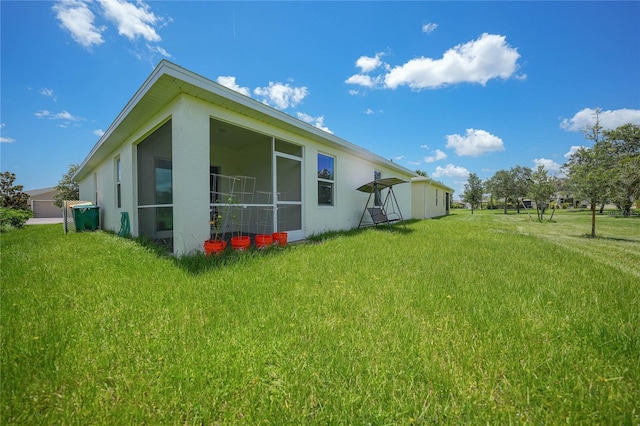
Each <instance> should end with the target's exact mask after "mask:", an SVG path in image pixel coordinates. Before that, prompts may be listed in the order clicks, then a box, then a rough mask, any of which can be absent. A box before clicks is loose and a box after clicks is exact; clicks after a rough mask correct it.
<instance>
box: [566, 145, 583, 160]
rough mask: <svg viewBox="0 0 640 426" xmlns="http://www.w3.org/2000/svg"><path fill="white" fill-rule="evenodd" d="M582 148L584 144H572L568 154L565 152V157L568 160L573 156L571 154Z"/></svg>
mask: <svg viewBox="0 0 640 426" xmlns="http://www.w3.org/2000/svg"><path fill="white" fill-rule="evenodd" d="M580 148H584V146H583V145H572V146H571V148H569V151H568V152H567V153H566V154H564V158H566V159H567V160H568V159H569V158H571V156H572V155H573V154H575V153H576V152H578V150H579V149H580Z"/></svg>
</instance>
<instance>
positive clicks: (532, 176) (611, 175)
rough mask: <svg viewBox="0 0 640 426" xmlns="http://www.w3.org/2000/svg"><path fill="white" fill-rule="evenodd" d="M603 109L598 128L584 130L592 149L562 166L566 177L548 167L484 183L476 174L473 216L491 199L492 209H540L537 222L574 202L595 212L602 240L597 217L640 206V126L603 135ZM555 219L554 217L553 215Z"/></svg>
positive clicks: (470, 185)
mask: <svg viewBox="0 0 640 426" xmlns="http://www.w3.org/2000/svg"><path fill="white" fill-rule="evenodd" d="M599 114H600V110H599V109H596V112H595V124H593V125H591V126H587V127H586V128H585V129H583V134H584V136H585V138H586V139H587V140H590V141H592V142H593V146H592V147H582V148H580V149H578V150H577V151H576V152H575V153H573V154H572V155H571V157H570V158H569V160H568V161H567V162H566V163H565V164H564V165H563V167H562V174H561V175H551V174H549V172H548V171H547V170H546V169H545V168H544V167H543V166H538V168H537V169H536V170H532V169H530V168H528V167H523V166H515V167H512V168H511V169H509V170H498V171H497V172H496V173H495V174H494V175H493V176H492V177H490V178H489V179H487V180H485V181H484V182H483V181H482V180H481V179H480V178H479V177H478V175H477V174H475V173H471V174H470V175H469V178H468V180H467V183H466V184H465V186H464V192H463V194H462V200H463V201H465V202H466V203H468V204H469V205H470V206H471V212H472V214H473V211H474V210H475V209H476V208H482V203H483V200H485V195H486V196H488V197H487V198H486V200H487V203H486V205H485V207H487V208H497V206H498V205H499V203H501V205H502V208H503V209H504V213H507V207H508V206H512V207H514V208H515V209H516V210H517V212H518V213H519V212H520V208H521V207H522V208H527V205H526V203H525V202H524V200H525V199H526V200H530V201H531V202H533V203H534V204H535V208H536V217H537V219H538V220H539V221H542V220H543V217H544V213H545V210H546V209H548V208H549V207H550V205H551V202H552V199H553V198H554V197H555V201H554V207H558V203H559V201H560V200H565V199H573V200H577V201H578V202H581V203H587V204H588V205H589V206H590V208H591V214H592V220H591V236H592V237H595V236H596V227H595V224H596V213H597V210H598V206H600V212H601V213H602V209H604V205H605V204H606V203H612V204H615V205H616V206H617V207H618V208H619V209H620V211H621V212H622V215H623V216H629V215H630V214H631V208H632V207H633V204H634V203H637V202H639V201H640V126H638V125H635V124H625V125H623V126H620V127H618V128H616V129H613V130H603V128H602V126H601V125H600V117H599ZM551 218H553V212H552V215H551Z"/></svg>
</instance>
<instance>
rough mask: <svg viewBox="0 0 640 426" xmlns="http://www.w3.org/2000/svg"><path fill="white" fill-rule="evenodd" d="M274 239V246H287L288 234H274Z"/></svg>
mask: <svg viewBox="0 0 640 426" xmlns="http://www.w3.org/2000/svg"><path fill="white" fill-rule="evenodd" d="M272 237H273V244H276V245H279V246H286V245H287V233H286V232H274V233H273V234H272Z"/></svg>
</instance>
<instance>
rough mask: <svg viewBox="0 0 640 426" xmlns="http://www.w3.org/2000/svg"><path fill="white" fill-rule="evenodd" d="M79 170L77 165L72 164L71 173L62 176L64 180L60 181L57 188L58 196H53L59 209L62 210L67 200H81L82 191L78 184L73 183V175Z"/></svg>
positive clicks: (70, 166)
mask: <svg viewBox="0 0 640 426" xmlns="http://www.w3.org/2000/svg"><path fill="white" fill-rule="evenodd" d="M77 170H78V165H77V164H70V165H69V171H67V173H65V174H64V175H62V179H60V180H59V181H58V185H57V186H56V195H54V196H53V199H54V202H53V204H55V205H56V206H57V207H60V208H62V204H63V201H65V200H79V199H80V190H79V188H78V184H77V183H76V182H74V181H73V175H74V174H75V173H76V171H77Z"/></svg>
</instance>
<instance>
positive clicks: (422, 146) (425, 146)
mask: <svg viewBox="0 0 640 426" xmlns="http://www.w3.org/2000/svg"><path fill="white" fill-rule="evenodd" d="M420 148H424V149H429V145H420Z"/></svg>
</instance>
